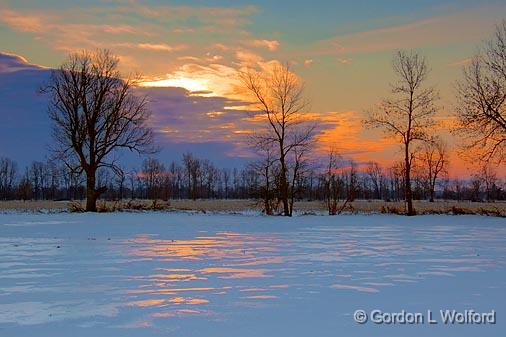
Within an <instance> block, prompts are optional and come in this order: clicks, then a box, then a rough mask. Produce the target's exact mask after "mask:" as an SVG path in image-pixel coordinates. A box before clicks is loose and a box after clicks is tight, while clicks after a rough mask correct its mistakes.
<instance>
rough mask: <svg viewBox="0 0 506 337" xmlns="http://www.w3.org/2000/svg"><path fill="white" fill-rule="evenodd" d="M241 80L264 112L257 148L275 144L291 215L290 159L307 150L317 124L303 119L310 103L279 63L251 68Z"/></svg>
mask: <svg viewBox="0 0 506 337" xmlns="http://www.w3.org/2000/svg"><path fill="white" fill-rule="evenodd" d="M241 80H242V82H243V84H244V87H245V88H246V90H247V91H248V92H249V94H251V96H252V99H253V100H254V101H255V103H256V105H257V108H258V109H259V110H260V111H262V113H263V115H264V117H265V122H266V126H265V129H264V131H263V132H258V133H256V134H255V135H254V137H253V138H254V139H253V142H254V146H255V147H256V148H257V149H258V148H265V147H267V146H269V144H275V148H276V151H277V155H276V158H277V161H278V162H279V176H278V179H279V199H280V201H281V202H282V203H283V214H284V215H285V216H290V202H289V195H290V181H289V177H288V157H289V156H290V154H291V153H292V152H293V151H295V150H296V149H297V148H302V147H306V146H307V145H308V144H309V143H311V141H312V139H313V136H314V129H315V127H314V125H312V124H308V123H307V119H305V118H304V113H303V112H304V110H305V109H306V108H307V106H308V102H307V101H306V100H305V99H304V95H303V93H304V84H303V83H302V82H301V80H300V79H299V78H298V77H297V76H296V75H295V74H294V73H293V72H292V71H291V70H290V67H289V66H288V65H280V64H276V65H274V66H273V67H272V69H270V70H267V71H263V72H259V71H255V70H253V69H249V70H248V71H246V72H243V73H242V76H241Z"/></svg>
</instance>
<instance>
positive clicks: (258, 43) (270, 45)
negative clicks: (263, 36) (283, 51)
mask: <svg viewBox="0 0 506 337" xmlns="http://www.w3.org/2000/svg"><path fill="white" fill-rule="evenodd" d="M246 44H247V45H250V46H252V47H261V48H267V49H268V50H270V51H275V50H276V49H278V47H279V41H277V40H249V41H247V42H246Z"/></svg>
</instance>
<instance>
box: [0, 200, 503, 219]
mask: <svg viewBox="0 0 506 337" xmlns="http://www.w3.org/2000/svg"><path fill="white" fill-rule="evenodd" d="M414 205H415V208H416V210H417V212H418V214H481V215H491V216H502V217H505V216H506V202H504V201H501V202H469V201H443V200H437V201H436V202H433V203H431V202H427V201H419V200H417V201H415V202H414ZM97 208H98V210H99V211H101V212H114V211H125V210H132V211H135V210H137V211H145V210H158V211H197V212H202V213H207V212H210V213H216V212H230V213H239V212H245V211H256V212H261V210H262V209H261V204H260V203H259V202H258V201H256V200H236V199H219V200H212V199H211V200H209V199H202V200H195V201H194V200H184V199H183V200H179V199H176V200H170V201H161V200H157V201H152V200H123V201H102V200H101V201H99V202H98V205H97ZM83 209H84V201H70V202H69V201H48V200H36V201H35V200H34V201H18V200H9V201H0V212H7V211H28V212H65V211H74V212H78V211H82V210H83ZM295 209H296V211H297V213H298V214H325V212H326V208H325V204H324V203H323V202H321V201H300V202H296V204H295ZM343 213H344V214H350V213H351V214H355V213H357V214H360V213H365V214H367V213H386V214H403V213H404V203H403V202H385V201H381V200H356V201H354V202H352V203H349V205H347V206H346V208H345V209H344V211H343Z"/></svg>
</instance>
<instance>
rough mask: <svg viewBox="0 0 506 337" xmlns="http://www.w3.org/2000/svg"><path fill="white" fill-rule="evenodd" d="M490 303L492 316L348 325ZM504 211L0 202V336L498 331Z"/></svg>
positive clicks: (503, 306) (504, 266)
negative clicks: (17, 207) (125, 207)
mask: <svg viewBox="0 0 506 337" xmlns="http://www.w3.org/2000/svg"><path fill="white" fill-rule="evenodd" d="M357 309H363V310H365V312H366V313H368V314H370V312H371V311H372V310H374V309H378V310H382V311H383V312H400V311H402V310H406V311H408V312H413V313H417V312H421V313H426V312H427V310H432V311H433V312H434V316H435V318H439V310H441V309H443V310H444V309H455V310H458V311H461V312H463V311H464V310H466V309H473V310H475V311H478V312H482V311H483V312H490V311H491V310H495V312H496V319H497V323H496V324H494V325H491V324H487V325H482V324H481V325H479V324H473V325H470V324H454V325H445V324H442V323H441V322H439V323H438V324H428V323H425V324H416V325H406V324H394V325H392V324H391V325H386V324H374V323H371V322H370V320H369V322H368V323H366V324H357V323H356V322H355V321H354V319H353V315H354V312H355V311H356V310H357ZM505 332H506V221H505V220H504V219H501V218H492V217H480V216H419V217H412V218H407V217H402V216H387V215H370V216H367V215H364V216H361V215H355V216H339V217H328V216H299V217H294V218H292V219H287V218H282V217H262V216H246V215H196V214H184V213H113V214H66V213H62V214H49V215H41V214H1V215H0V336H6V337H7V336H9V337H16V336H66V337H67V336H72V337H78V336H180V337H192V336H206V337H207V336H209V337H212V336H221V337H269V336H287V337H297V336H305V337H310V336H317V337H325V336H333V337H335V336H347V337H349V336H361V337H363V336H501V335H505Z"/></svg>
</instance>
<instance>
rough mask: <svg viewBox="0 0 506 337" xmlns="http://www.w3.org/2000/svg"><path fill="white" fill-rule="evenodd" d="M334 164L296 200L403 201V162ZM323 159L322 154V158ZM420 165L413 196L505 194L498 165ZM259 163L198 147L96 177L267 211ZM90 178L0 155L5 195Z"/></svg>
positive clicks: (46, 193) (133, 194)
mask: <svg viewBox="0 0 506 337" xmlns="http://www.w3.org/2000/svg"><path fill="white" fill-rule="evenodd" d="M330 156H331V157H332V158H328V160H329V161H328V163H326V164H317V163H315V162H313V163H311V164H310V166H308V167H307V168H306V169H305V170H304V174H301V175H300V176H299V177H298V178H297V179H296V187H295V188H294V189H291V190H293V194H292V193H289V198H290V200H292V199H293V200H294V201H300V200H309V201H311V200H318V201H322V202H325V204H326V205H327V206H328V209H329V213H330V214H337V212H338V211H339V209H340V208H341V207H342V204H343V203H344V202H346V201H354V200H355V199H364V200H384V201H401V200H404V199H405V195H404V193H405V191H404V177H405V175H404V172H403V171H404V168H403V163H402V162H399V163H397V164H394V165H392V166H390V167H383V166H381V165H380V164H378V163H377V162H369V163H365V164H364V165H363V168H362V169H359V165H358V164H357V163H355V162H354V161H352V160H346V159H344V158H343V157H341V156H339V155H338V154H335V153H332V154H331V155H330ZM322 162H323V160H322ZM422 164H423V163H420V164H419V165H418V164H417V165H415V169H414V172H415V174H414V175H413V198H414V199H415V200H427V201H431V200H434V199H435V198H438V199H445V200H470V201H496V200H506V181H505V180H504V179H502V180H501V179H500V178H498V176H497V174H496V172H495V171H494V169H493V167H492V166H484V168H483V169H482V170H480V171H479V172H478V173H476V174H475V175H473V176H472V177H471V178H470V179H456V178H453V179H452V178H449V177H448V175H446V174H443V175H441V176H439V177H437V178H436V180H435V181H434V180H432V177H431V176H430V170H431V169H430V168H429V167H428V166H421V165H422ZM264 173H265V172H262V170H261V169H259V166H258V164H257V163H252V164H250V165H247V166H246V167H244V168H240V169H239V168H220V167H218V166H216V165H215V164H213V163H212V162H211V161H209V160H208V159H202V158H198V157H196V156H195V155H193V154H191V153H186V154H184V155H183V157H182V158H181V160H180V161H172V162H170V163H168V164H164V163H162V162H161V161H160V160H158V159H155V158H147V159H145V160H144V161H143V163H142V165H141V166H140V167H138V168H136V169H131V170H125V169H121V170H120V173H117V172H116V173H115V172H112V171H110V170H99V171H98V174H97V182H98V184H100V185H101V186H105V187H106V188H107V191H106V192H104V193H103V194H102V198H103V199H106V200H122V199H152V200H156V199H159V200H171V199H192V200H197V199H257V200H260V201H261V203H262V206H263V207H264V211H266V206H265V202H266V199H265V194H266V193H267V192H269V193H273V194H275V193H277V191H278V187H277V186H278V184H280V182H279V180H278V179H277V177H276V176H277V174H276V173H273V174H272V175H271V177H270V178H269V180H272V185H271V187H270V188H269V189H268V187H267V185H266V180H267V179H266V177H265V175H264ZM85 198H86V177H85V174H84V173H82V172H81V173H78V172H75V171H72V170H70V169H69V168H68V167H66V166H65V165H56V164H55V162H54V161H52V160H48V161H46V162H40V161H34V162H32V163H31V164H30V165H29V166H28V167H26V168H25V169H24V170H20V169H19V167H18V165H17V164H16V162H15V161H13V160H11V159H9V158H5V157H0V200H84V199H85ZM277 200H278V198H277V197H276V196H275V195H273V196H270V197H269V198H268V199H267V202H268V203H269V205H268V206H267V207H268V209H267V211H269V210H270V213H271V214H275V213H282V212H283V205H282V204H281V203H280V202H279V201H277Z"/></svg>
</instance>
